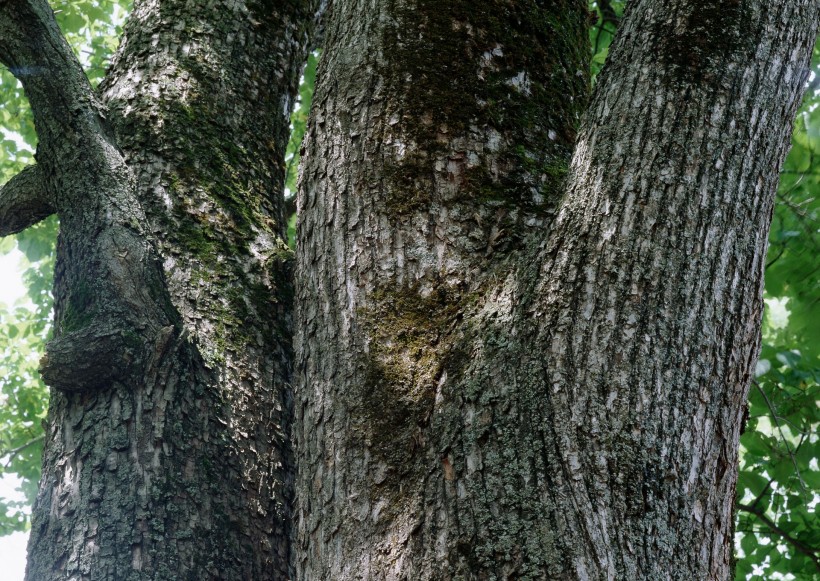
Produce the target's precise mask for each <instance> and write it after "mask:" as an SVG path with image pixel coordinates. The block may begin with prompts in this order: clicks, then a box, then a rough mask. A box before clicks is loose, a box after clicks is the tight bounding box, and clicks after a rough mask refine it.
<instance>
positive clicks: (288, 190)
mask: <svg viewBox="0 0 820 581" xmlns="http://www.w3.org/2000/svg"><path fill="white" fill-rule="evenodd" d="M319 54H320V51H319V50H315V51H313V52H312V53H311V54H310V55H309V56H308V61H307V64H306V65H305V70H304V72H303V73H302V79H301V81H300V82H299V98H298V100H297V101H296V106H295V107H294V108H293V112H292V113H291V115H290V141H288V147H287V149H286V150H285V167H286V171H287V173H286V174H285V211H286V213H287V216H288V244H289V245H290V247H291V248H296V180H297V179H298V177H299V161H300V160H301V155H300V152H299V150H300V148H301V146H302V139H303V138H304V136H305V129H306V128H307V118H308V113H309V112H310V103H311V101H312V100H313V86H314V85H315V83H316V67H317V66H318V64H319Z"/></svg>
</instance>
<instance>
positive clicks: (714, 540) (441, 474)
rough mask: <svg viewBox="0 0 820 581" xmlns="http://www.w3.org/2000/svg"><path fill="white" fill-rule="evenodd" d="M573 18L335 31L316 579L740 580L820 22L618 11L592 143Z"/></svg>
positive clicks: (402, 19)
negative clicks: (760, 379)
mask: <svg viewBox="0 0 820 581" xmlns="http://www.w3.org/2000/svg"><path fill="white" fill-rule="evenodd" d="M558 4H560V6H556V7H554V8H551V9H545V8H542V7H541V5H540V4H538V3H534V2H533V3H516V4H515V6H513V5H512V4H511V3H506V2H491V1H486V2H482V3H480V4H479V5H476V4H475V3H470V5H469V9H467V7H466V5H465V6H464V8H465V9H464V10H461V8H462V3H460V2H453V3H448V6H447V7H445V8H442V7H440V6H437V7H436V8H435V9H433V8H432V7H430V6H428V3H427V2H424V1H418V2H409V1H408V2H404V1H398V0H397V1H391V2H384V3H379V5H378V6H377V9H376V10H373V8H372V7H368V8H367V9H365V8H364V7H363V6H362V5H360V3H357V2H352V1H351V2H344V1H342V2H337V3H334V5H333V7H332V14H331V15H330V17H329V22H328V24H327V36H326V38H327V43H326V50H325V53H324V58H323V61H322V63H321V66H320V71H319V76H318V81H317V82H318V85H317V89H316V97H315V99H316V100H315V103H316V104H317V108H316V109H315V110H314V113H313V121H312V124H311V126H310V128H309V130H308V133H307V146H306V150H307V152H306V155H305V157H304V158H303V159H304V160H305V161H304V170H303V175H302V183H301V186H300V200H299V204H300V212H301V214H300V233H299V255H298V257H297V261H298V269H297V293H298V297H299V301H298V302H297V322H298V325H297V329H298V332H299V335H297V367H296V369H297V386H298V387H297V394H296V414H297V423H296V427H297V430H296V434H295V445H296V447H297V452H298V467H299V468H298V474H297V522H298V527H299V528H298V534H297V541H298V543H299V554H298V561H297V563H296V566H297V571H298V572H299V575H300V577H301V578H314V577H315V578H327V577H332V578H334V579H348V578H357V577H360V576H364V577H367V578H377V579H382V578H403V577H406V578H414V579H416V578H418V579H431V578H474V577H477V578H483V577H487V578H502V579H506V578H526V579H544V578H547V579H621V578H623V579H721V580H723V579H728V578H729V577H730V576H731V554H732V532H733V530H732V529H733V514H732V505H733V502H734V485H735V480H736V472H735V469H734V467H735V465H736V460H737V458H736V455H737V439H738V432H739V428H740V419H741V415H742V409H743V404H744V402H745V397H746V394H747V391H748V382H749V377H750V373H751V369H752V367H753V364H754V360H755V358H756V356H757V349H758V347H757V345H758V340H759V339H758V335H759V323H760V314H761V297H760V293H761V284H760V283H761V276H762V268H763V262H764V258H763V257H764V253H765V246H766V234H767V229H768V220H769V217H770V210H771V204H772V199H773V196H774V190H775V186H776V182H777V175H778V169H779V167H780V164H781V163H782V160H783V157H784V155H785V152H786V150H787V148H788V143H789V137H790V130H791V123H792V120H793V117H794V113H795V110H796V108H797V105H798V103H799V100H800V95H801V93H802V91H803V88H804V84H805V79H806V75H807V73H808V62H809V56H810V53H811V48H812V46H813V44H814V39H815V35H816V31H817V26H818V10H820V8H818V6H817V4H816V3H814V2H812V1H810V0H803V1H785V0H783V1H779V2H778V1H775V2H771V1H766V2H763V1H747V2H742V3H728V4H727V3H718V2H713V1H711V0H705V1H703V2H695V3H692V2H683V1H682V0H640V1H636V2H632V3H630V4H629V7H628V11H627V14H625V16H624V19H623V22H622V30H621V31H620V32H619V36H618V39H617V40H616V42H615V44H614V45H613V47H612V49H611V52H610V56H609V60H608V64H607V67H606V69H605V71H604V72H603V74H602V75H601V77H600V78H599V80H598V84H597V86H596V90H595V95H594V97H593V100H592V104H591V106H590V108H589V110H588V111H587V113H586V116H585V120H584V122H583V123H582V125H581V127H580V131H579V135H578V138H577V139H575V129H576V125H575V123H574V122H573V121H574V116H573V114H572V113H573V112H574V111H575V110H576V108H578V109H583V106H584V103H585V92H584V90H583V88H584V84H585V72H584V71H586V54H585V53H584V51H582V50H580V49H579V48H578V47H585V46H586V37H585V34H586V30H585V22H586V20H587V18H586V12H585V11H586V6H585V3H580V2H579V3H571V2H568V3H558ZM573 23H574V24H573ZM510 31H512V32H510ZM576 50H577V51H579V52H576ZM530 51H532V52H530ZM528 55H532V56H533V57H534V58H533V59H532V60H529V58H528ZM434 56H435V58H434ZM445 65H446V66H445ZM539 75H541V76H539ZM579 80H580V84H579ZM511 112H514V113H515V114H513V115H510V114H509V113H511ZM528 113H530V114H528ZM556 113H557V115H556ZM517 144H520V145H521V147H520V148H517V147H516V145H517ZM573 144H574V152H573V154H572V155H573V157H572V162H571V164H570V165H569V168H567V166H565V165H562V160H566V159H567V156H568V155H569V151H570V150H571V149H572V148H573ZM562 151H563V152H564V155H563V156H562V155H561V154H562ZM565 178H566V181H565Z"/></svg>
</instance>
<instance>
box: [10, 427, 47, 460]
mask: <svg viewBox="0 0 820 581" xmlns="http://www.w3.org/2000/svg"><path fill="white" fill-rule="evenodd" d="M45 437H46V436H45V434H40V435H39V436H37V437H36V438H34V439H33V440H29V441H28V442H26V443H25V444H23V445H22V446H17V447H16V448H13V449H11V450H9V451H7V452H1V453H0V458H5V457H6V456H8V457H9V459H8V461H7V462H6V468H8V467H9V466H11V463H12V461H13V460H14V458H15V456H17V454H19V453H20V452H22V451H23V450H25V449H26V448H28V447H29V446H33V445H34V444H36V443H37V442H41V441H43V440H44V439H45Z"/></svg>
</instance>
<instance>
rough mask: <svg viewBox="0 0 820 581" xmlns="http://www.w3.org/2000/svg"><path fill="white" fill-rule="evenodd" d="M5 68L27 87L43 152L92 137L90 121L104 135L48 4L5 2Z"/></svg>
mask: <svg viewBox="0 0 820 581" xmlns="http://www.w3.org/2000/svg"><path fill="white" fill-rule="evenodd" d="M0 62H2V63H3V64H4V65H6V66H7V67H8V68H9V70H10V71H11V73H12V74H13V75H14V76H15V77H17V79H19V80H20V82H21V83H22V84H23V89H24V90H25V92H26V96H27V97H28V100H29V102H30V104H31V108H32V111H33V113H34V122H35V125H36V126H37V135H38V138H39V141H40V147H39V148H38V151H39V150H40V149H43V148H44V147H45V148H46V149H53V148H55V147H56V146H57V144H58V142H63V141H65V138H68V139H69V140H70V141H74V140H75V139H76V137H78V134H79V135H84V136H85V137H88V136H89V134H88V130H89V129H92V127H90V126H89V124H88V122H89V121H91V122H92V123H93V125H94V127H93V130H92V132H93V133H98V132H99V129H100V124H99V121H98V120H97V119H96V118H97V117H98V115H97V109H98V106H97V105H96V102H95V99H94V93H93V90H92V89H91V85H90V83H89V82H88V78H87V77H86V76H85V73H84V72H83V70H82V67H81V66H80V63H79V62H78V61H77V58H76V57H75V56H74V53H73V52H72V51H71V47H70V46H69V45H68V43H67V42H66V40H65V38H64V37H63V34H62V32H61V31H60V29H59V27H58V26H57V22H56V20H55V19H54V12H53V11H52V9H51V7H50V6H49V4H48V2H47V1H46V0H0ZM72 137H73V138H74V139H72ZM65 153H68V152H67V151H66V152H65ZM38 161H39V157H38Z"/></svg>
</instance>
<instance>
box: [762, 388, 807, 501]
mask: <svg viewBox="0 0 820 581" xmlns="http://www.w3.org/2000/svg"><path fill="white" fill-rule="evenodd" d="M752 383H754V384H755V387H756V388H757V390H758V391H759V392H760V395H762V396H763V399H764V400H766V405H767V406H768V408H769V411H770V412H772V418H774V425H775V426H777V431H778V432H779V433H780V438H781V439H782V440H783V443H784V444H786V450H787V451H788V453H789V457H790V458H791V459H792V465H793V466H794V471H795V472H796V473H797V481H798V482H800V488H802V489H803V491H804V492H805V491H806V483H805V482H803V477H802V476H800V469H799V468H798V467H797V460H796V459H795V457H794V453H793V452H792V447H791V446H790V445H789V441H788V440H787V439H786V436H785V435H784V434H783V429H782V428H781V427H780V418H779V417H778V415H777V410H776V409H774V406H773V405H772V402H771V401H769V396H767V395H766V392H765V391H763V388H762V387H760V384H759V383H758V382H757V380H752Z"/></svg>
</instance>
